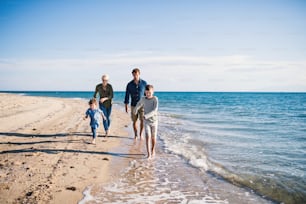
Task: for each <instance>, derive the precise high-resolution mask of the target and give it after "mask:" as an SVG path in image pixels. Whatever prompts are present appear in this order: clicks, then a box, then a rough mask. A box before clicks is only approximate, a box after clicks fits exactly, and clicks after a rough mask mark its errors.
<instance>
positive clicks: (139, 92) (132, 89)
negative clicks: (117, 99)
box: [124, 79, 147, 106]
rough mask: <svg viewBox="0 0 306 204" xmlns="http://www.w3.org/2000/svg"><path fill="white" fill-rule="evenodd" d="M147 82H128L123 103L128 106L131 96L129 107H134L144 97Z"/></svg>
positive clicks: (140, 80)
mask: <svg viewBox="0 0 306 204" xmlns="http://www.w3.org/2000/svg"><path fill="white" fill-rule="evenodd" d="M146 85H147V82H146V81H145V80H142V79H139V83H138V84H136V83H135V82H134V80H132V81H130V82H129V83H128V84H127V86H126V91H125V99H124V103H125V104H128V103H129V101H130V96H131V99H132V101H131V106H136V104H137V102H138V101H139V100H140V99H141V98H142V97H143V96H144V94H145V89H146Z"/></svg>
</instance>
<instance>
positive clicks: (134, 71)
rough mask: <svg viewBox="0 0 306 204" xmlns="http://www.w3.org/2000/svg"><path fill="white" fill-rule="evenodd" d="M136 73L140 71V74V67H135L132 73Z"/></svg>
mask: <svg viewBox="0 0 306 204" xmlns="http://www.w3.org/2000/svg"><path fill="white" fill-rule="evenodd" d="M134 73H139V74H140V70H139V68H135V69H133V71H132V74H134Z"/></svg>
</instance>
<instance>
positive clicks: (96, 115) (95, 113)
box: [85, 108, 103, 128]
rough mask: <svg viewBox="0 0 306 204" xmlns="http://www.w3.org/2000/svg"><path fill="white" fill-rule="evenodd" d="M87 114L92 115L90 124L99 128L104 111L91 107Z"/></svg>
mask: <svg viewBox="0 0 306 204" xmlns="http://www.w3.org/2000/svg"><path fill="white" fill-rule="evenodd" d="M85 114H86V116H89V117H90V126H91V127H93V128H98V127H99V121H100V119H101V114H103V112H102V111H101V110H100V109H94V110H92V109H90V108H89V109H88V110H87V111H86V113H85Z"/></svg>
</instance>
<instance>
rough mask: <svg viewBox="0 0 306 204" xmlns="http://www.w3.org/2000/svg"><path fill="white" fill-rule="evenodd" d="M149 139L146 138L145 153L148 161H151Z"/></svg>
mask: <svg viewBox="0 0 306 204" xmlns="http://www.w3.org/2000/svg"><path fill="white" fill-rule="evenodd" d="M149 140H150V137H149V136H146V146H147V153H148V157H147V158H148V159H151V151H150V141H149Z"/></svg>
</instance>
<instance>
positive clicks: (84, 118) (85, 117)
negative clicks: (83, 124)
mask: <svg viewBox="0 0 306 204" xmlns="http://www.w3.org/2000/svg"><path fill="white" fill-rule="evenodd" d="M88 115H89V113H88V110H87V111H86V113H85V116H84V117H83V120H86V119H87V118H88Z"/></svg>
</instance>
